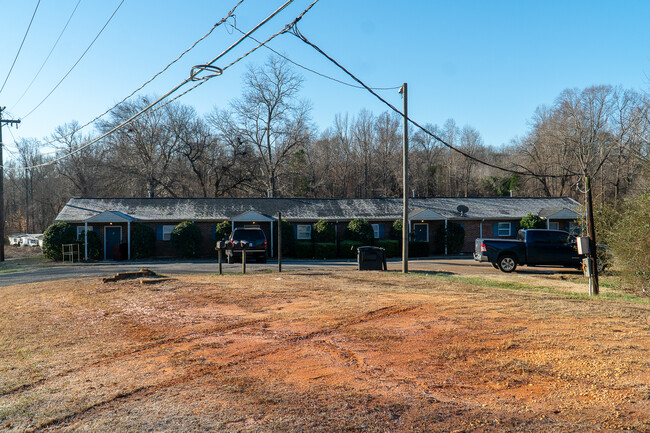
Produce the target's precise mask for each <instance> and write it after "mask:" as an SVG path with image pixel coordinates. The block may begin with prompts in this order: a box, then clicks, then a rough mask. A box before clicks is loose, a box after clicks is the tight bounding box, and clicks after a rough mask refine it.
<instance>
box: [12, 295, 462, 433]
mask: <svg viewBox="0 0 650 433" xmlns="http://www.w3.org/2000/svg"><path fill="white" fill-rule="evenodd" d="M418 307H419V305H415V306H408V307H399V306H396V305H389V306H386V307H382V308H379V309H377V310H372V311H369V312H366V313H364V314H362V315H359V316H357V317H353V318H351V319H349V320H345V321H342V322H339V323H337V324H336V325H334V326H333V327H332V328H330V329H322V330H319V331H314V332H310V333H308V334H305V335H301V336H296V337H291V338H287V339H284V340H276V341H275V342H273V343H268V344H267V346H266V347H263V348H261V349H258V350H253V351H250V352H247V353H245V354H242V355H241V356H239V357H238V358H237V359H234V360H231V361H228V362H226V363H223V364H219V365H209V366H206V367H202V368H199V369H195V370H192V371H190V372H188V373H187V374H184V375H182V376H180V377H176V378H173V379H170V380H167V381H163V382H161V383H158V384H153V385H145V386H141V387H137V388H135V389H132V390H130V391H125V392H119V393H117V394H115V395H114V396H112V397H110V398H109V399H106V400H102V401H99V402H96V403H93V404H91V405H89V406H87V407H84V408H82V409H81V410H78V411H76V412H74V413H71V414H67V415H64V416H61V417H58V418H53V419H50V420H47V421H45V422H43V423H41V424H39V425H37V426H36V427H33V428H31V429H28V430H26V432H28V433H34V432H38V431H45V430H48V429H51V428H56V429H58V428H63V427H65V426H69V425H72V424H73V423H74V422H75V421H78V420H82V419H84V418H86V417H88V416H92V415H94V414H96V413H100V412H102V411H106V410H110V409H111V408H114V407H119V406H121V405H124V404H127V403H128V402H129V401H131V400H132V399H134V398H141V397H146V396H148V395H151V394H153V393H156V392H158V391H161V390H164V389H167V388H170V387H173V386H177V385H181V384H184V383H188V382H191V381H194V380H197V379H200V378H202V377H204V376H207V375H210V374H214V373H216V372H218V371H223V370H226V369H229V368H232V367H235V366H237V365H240V364H244V363H247V362H250V361H253V360H255V359H258V358H261V357H264V356H268V355H273V354H275V353H277V352H280V351H282V350H287V349H288V348H291V350H294V349H295V347H294V346H293V345H294V344H295V343H298V342H312V340H313V339H314V338H316V337H319V336H327V335H330V334H332V333H334V332H336V331H338V330H340V329H341V328H343V327H346V326H352V325H356V324H359V323H365V322H368V321H371V320H377V319H381V318H386V317H390V316H394V315H398V314H402V313H404V312H408V311H412V310H414V309H416V308H418ZM267 321H268V320H265V319H256V320H250V321H244V322H240V323H237V324H232V325H229V326H219V327H216V329H215V328H211V329H210V330H208V331H203V332H200V333H197V332H193V333H189V334H185V335H184V336H180V337H174V338H168V339H164V340H160V341H157V342H153V343H148V344H147V345H146V346H147V347H146V348H143V347H141V348H138V349H137V350H133V351H130V352H128V353H124V354H120V355H119V356H118V357H114V358H111V359H109V360H102V361H98V362H95V363H93V364H89V365H86V366H83V367H81V368H77V369H71V370H69V371H66V372H62V373H59V374H57V375H54V376H51V377H48V378H44V379H42V380H40V381H37V382H34V383H33V384H28V385H24V386H22V387H20V388H17V389H16V390H12V391H10V392H9V393H5V394H3V395H1V396H4V395H8V394H10V393H16V392H19V391H23V392H24V391H27V390H29V389H31V388H33V387H35V386H38V385H42V384H44V383H46V382H48V381H50V380H54V379H57V378H61V377H65V376H68V375H72V374H75V373H80V372H83V371H85V370H89V369H91V368H94V367H98V366H102V365H109V364H111V363H114V362H117V361H119V360H121V359H124V358H126V357H128V356H132V355H134V354H139V353H144V352H147V351H153V350H154V349H156V348H160V347H159V346H161V345H173V344H178V343H188V342H192V341H195V340H198V339H200V338H204V337H207V336H209V335H211V334H213V333H215V332H226V331H229V330H234V329H240V328H245V327H246V326H250V325H254V324H257V323H260V322H267ZM190 335H191V336H192V338H188V336H190ZM320 343H321V344H324V345H325V346H327V347H328V348H329V350H330V351H334V352H335V353H337V354H339V356H343V357H345V358H346V359H349V360H351V362H352V363H353V364H354V365H355V366H356V367H357V368H359V369H364V370H368V371H370V368H369V367H368V366H367V364H366V363H365V361H364V360H363V359H362V358H361V357H360V356H359V355H357V354H356V353H355V352H353V351H351V350H347V349H342V348H338V347H337V346H336V345H335V344H333V343H331V342H329V341H325V342H320ZM327 343H329V344H327ZM316 344H318V343H316ZM269 345H272V347H269ZM373 376H374V377H378V374H377V373H376V372H374V373H373ZM1 396H0V397H1ZM436 400H438V401H442V402H445V401H448V402H451V401H450V400H445V399H444V398H442V399H438V398H436Z"/></svg>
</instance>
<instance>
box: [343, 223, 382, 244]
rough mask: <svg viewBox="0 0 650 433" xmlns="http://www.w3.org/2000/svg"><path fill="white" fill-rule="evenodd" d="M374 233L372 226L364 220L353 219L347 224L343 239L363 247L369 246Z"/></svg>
mask: <svg viewBox="0 0 650 433" xmlns="http://www.w3.org/2000/svg"><path fill="white" fill-rule="evenodd" d="M374 234H375V232H374V231H373V229H372V224H370V223H369V222H368V220H367V219H365V218H355V219H353V220H352V221H350V223H349V224H348V227H347V228H346V229H345V239H346V240H349V241H357V242H361V243H363V244H364V245H370V244H371V242H372V240H373V238H374Z"/></svg>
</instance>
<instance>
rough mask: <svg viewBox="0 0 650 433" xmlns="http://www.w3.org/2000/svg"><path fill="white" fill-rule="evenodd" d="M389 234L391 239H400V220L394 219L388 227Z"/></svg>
mask: <svg viewBox="0 0 650 433" xmlns="http://www.w3.org/2000/svg"><path fill="white" fill-rule="evenodd" d="M389 236H390V238H391V239H398V240H399V239H402V220H401V219H399V220H395V222H393V225H392V226H391V228H390V233H389Z"/></svg>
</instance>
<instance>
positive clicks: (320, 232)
mask: <svg viewBox="0 0 650 433" xmlns="http://www.w3.org/2000/svg"><path fill="white" fill-rule="evenodd" d="M313 235H314V240H315V241H316V242H321V243H331V242H334V240H335V238H336V233H335V232H334V224H332V223H330V222H327V221H325V220H319V221H318V222H317V223H316V224H314V229H313Z"/></svg>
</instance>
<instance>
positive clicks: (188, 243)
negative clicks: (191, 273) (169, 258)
mask: <svg viewBox="0 0 650 433" xmlns="http://www.w3.org/2000/svg"><path fill="white" fill-rule="evenodd" d="M171 241H172V245H173V246H174V248H175V249H176V251H178V254H179V255H180V256H181V257H196V255H197V253H198V251H199V247H200V246H201V242H202V241H203V237H202V236H201V229H199V227H198V226H197V225H196V224H194V223H193V222H190V221H183V222H182V223H180V224H178V225H177V226H176V227H174V231H172V236H171Z"/></svg>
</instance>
